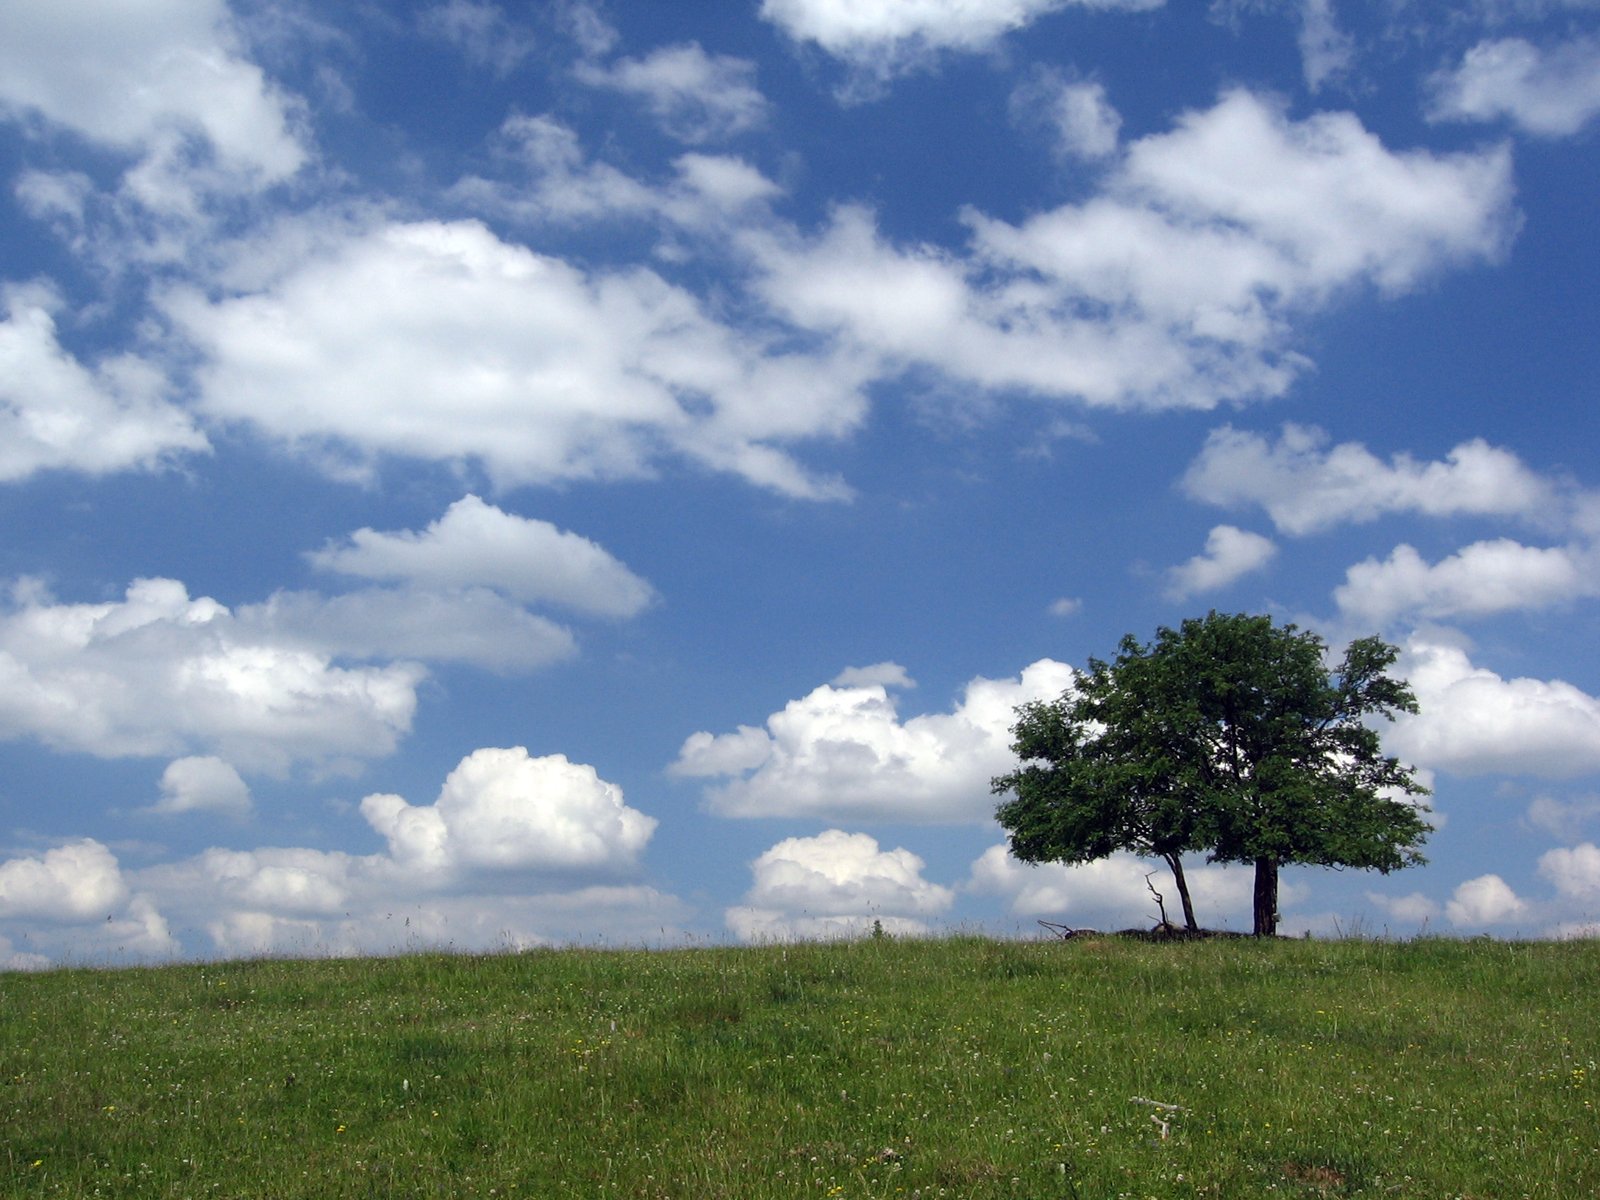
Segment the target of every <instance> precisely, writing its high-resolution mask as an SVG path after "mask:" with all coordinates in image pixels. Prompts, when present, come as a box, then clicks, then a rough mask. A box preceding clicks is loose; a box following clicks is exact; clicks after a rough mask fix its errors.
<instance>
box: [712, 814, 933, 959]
mask: <svg viewBox="0 0 1600 1200" xmlns="http://www.w3.org/2000/svg"><path fill="white" fill-rule="evenodd" d="M924 865H925V864H924V863H923V861H922V859H920V858H919V857H917V856H916V855H915V854H913V853H911V851H909V850H906V849H903V848H897V849H894V850H883V849H880V848H879V846H878V843H877V841H876V840H875V839H874V838H872V837H869V836H868V835H867V834H864V833H845V832H844V831H843V830H839V829H829V830H827V831H826V832H824V833H821V834H819V835H817V836H816V837H809V838H788V839H787V840H785V841H782V842H779V843H778V844H777V845H776V846H773V847H772V848H771V849H770V850H768V851H767V852H766V853H765V854H763V855H761V857H759V858H757V859H756V860H755V862H753V863H751V864H750V869H751V873H752V875H753V876H754V882H753V884H752V886H751V888H750V891H749V892H748V893H747V894H746V896H745V904H744V905H743V906H740V907H736V908H731V909H729V910H728V912H727V914H726V921H727V924H728V927H729V928H730V929H731V930H732V931H733V932H734V933H735V934H736V935H737V936H738V937H739V938H741V939H742V940H744V941H763V940H788V939H791V938H799V937H848V936H857V935H860V934H862V933H866V932H867V931H869V930H870V929H871V928H872V926H873V922H875V921H876V922H878V923H879V925H880V926H881V927H882V928H883V929H884V931H885V932H888V933H921V932H925V931H926V928H927V926H926V924H925V920H924V919H925V918H927V917H930V916H935V915H937V914H939V913H942V912H944V911H945V910H947V909H948V908H949V907H950V905H951V904H953V903H954V902H955V892H954V891H953V890H951V889H950V888H947V887H941V886H939V885H938V884H934V883H929V882H928V881H927V880H925V879H923V878H922V870H923V867H924Z"/></svg>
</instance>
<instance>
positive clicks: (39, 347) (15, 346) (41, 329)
mask: <svg viewBox="0 0 1600 1200" xmlns="http://www.w3.org/2000/svg"><path fill="white" fill-rule="evenodd" d="M4 300H5V307H6V310H7V312H6V318H5V320H3V321H0V481H3V482H8V483H11V482H16V481H18V480H23V479H26V478H28V477H29V476H32V475H35V474H37V473H38V472H40V471H47V470H71V471H82V472H85V473H88V474H94V475H100V474H106V473H108V472H112V471H122V470H128V469H134V468H143V469H149V468H152V467H158V466H160V465H162V464H163V463H165V462H167V461H169V460H170V459H172V458H174V457H176V456H177V455H179V454H182V453H184V452H198V451H203V450H206V449H208V443H207V441H206V438H205V435H204V434H202V433H201V432H200V431H199V430H198V429H196V428H195V425H194V422H193V421H192V420H191V418H190V417H189V415H188V414H187V413H185V412H184V411H183V410H182V409H180V408H178V407H176V406H175V405H173V404H172V403H170V402H169V401H168V400H167V399H165V398H164V393H166V392H167V390H168V388H167V381H166V379H165V378H164V377H163V376H162V375H161V373H160V372H159V371H157V370H156V369H155V368H153V367H151V366H150V365H149V364H148V363H145V362H143V361H141V360H140V359H138V358H135V357H133V356H131V355H123V356H120V357H115V358H111V359H108V360H106V361H103V362H101V363H99V364H98V365H96V366H94V367H92V368H91V367H86V366H85V365H84V364H82V363H81V362H79V361H78V360H77V359H76V358H74V357H73V356H72V355H71V354H69V353H68V352H67V351H66V350H65V349H64V348H63V347H62V346H61V344H60V342H59V341H58V339H57V336H56V324H55V320H54V318H53V317H52V316H51V313H50V308H49V306H48V301H49V297H48V296H45V295H43V294H29V293H27V292H24V291H14V292H12V293H11V294H10V295H8V296H6V297H4Z"/></svg>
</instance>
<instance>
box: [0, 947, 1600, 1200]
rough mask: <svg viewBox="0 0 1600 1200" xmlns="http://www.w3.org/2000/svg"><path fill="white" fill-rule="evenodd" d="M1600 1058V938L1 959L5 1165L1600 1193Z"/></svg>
mask: <svg viewBox="0 0 1600 1200" xmlns="http://www.w3.org/2000/svg"><path fill="white" fill-rule="evenodd" d="M1597 1058H1600V943H1595V942H1561V943H1537V944H1529V943H1501V942H1490V941H1471V942H1461V941H1447V940H1422V941H1416V942H1409V943H1394V942H1380V941H1341V942H1314V941H1288V940H1285V941H1276V942H1264V943H1258V942H1254V941H1250V940H1228V941H1223V940H1215V941H1205V942H1192V943H1182V944H1165V945H1157V944H1147V943H1139V942H1129V941H1122V940H1116V939H1097V940H1078V941H1073V942H1065V943H1063V942H1026V943H1025V942H996V941H988V940H982V939H977V938H953V939H948V940H934V941H895V940H889V939H880V940H871V939H869V940H865V941H861V942H855V943H837V944H808V945H791V946H767V947H759V948H750V949H683V950H670V951H627V950H620V951H601V950H582V949H572V950H559V951H540V952H534V953H524V954H504V955H495V956H474V957H468V956H448V955H434V954H429V955H417V956H412V957H404V958H397V959H383V960H377V959H364V960H315V961H293V962H281V961H255V962H237V963H224V964H206V965H182V966H172V967H164V968H159V969H139V970H115V971H97V970H64V971H53V972H47V973H43V974H36V975H30V974H10V975H0V1146H3V1148H4V1149H3V1154H0V1193H3V1194H4V1195H7V1196H72V1197H80V1196H161V1197H169V1196H170V1197H179V1196H192V1197H206V1196H230V1197H246V1196H250V1197H255V1196H259V1197H274V1198H289V1197H342V1196H372V1197H421V1196H427V1197H434V1196H438V1197H444V1196H450V1197H455V1196H496V1197H508V1196H512V1197H515V1196H524V1197H535V1196H594V1197H607V1196H629V1197H738V1198H741V1200H743V1198H761V1197H777V1196H804V1197H868V1196H872V1197H878V1196H887V1197H892V1196H903V1197H917V1196H921V1197H934V1196H947V1197H991V1196H1005V1197H1053V1198H1071V1200H1091V1198H1092V1200H1109V1198H1111V1197H1138V1198H1143V1197H1163V1198H1165V1197H1189V1196H1266V1195H1271V1196H1306V1197H1320V1196H1374V1197H1379V1196H1382V1197H1454V1196H1472V1197H1481V1198H1488V1197H1495V1198H1504V1197H1518V1196H1532V1197H1585V1198H1592V1197H1594V1196H1596V1195H1600V1113H1597V1112H1596V1106H1595V1100H1596V1088H1597V1075H1600V1068H1597V1066H1596V1059H1597ZM1136 1098H1138V1099H1136ZM1140 1101H1154V1102H1157V1103H1159V1104H1164V1105H1173V1106H1176V1107H1175V1108H1171V1109H1168V1108H1158V1107H1155V1106H1154V1105H1153V1104H1147V1103H1142V1102H1140ZM1153 1118H1154V1119H1153ZM1162 1122H1164V1123H1165V1130H1164V1131H1163V1128H1162ZM1163 1133H1164V1134H1165V1136H1163Z"/></svg>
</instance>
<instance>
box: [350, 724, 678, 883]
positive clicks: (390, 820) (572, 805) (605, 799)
mask: <svg viewBox="0 0 1600 1200" xmlns="http://www.w3.org/2000/svg"><path fill="white" fill-rule="evenodd" d="M361 813H362V815H363V816H364V817H365V818H366V819H367V821H368V823H369V824H370V825H371V826H372V827H373V828H374V829H375V830H377V831H378V832H379V833H380V834H382V835H383V837H384V839H385V840H386V841H387V842H388V844H389V852H390V854H391V855H392V856H393V858H394V859H395V861H396V862H397V863H399V864H401V865H402V866H404V867H414V868H416V869H418V870H421V871H424V872H428V873H430V874H441V875H453V874H455V873H457V872H460V871H463V870H471V869H480V870H481V869H490V870H521V871H528V870H554V871H574V870H586V871H595V870H606V871H615V870H620V869H623V868H627V867H631V866H632V865H633V864H634V863H635V862H636V861H637V859H638V856H639V854H640V853H641V852H642V851H643V849H644V847H645V844H646V843H647V842H648V841H649V840H650V836H651V834H652V833H653V832H654V831H655V827H656V821H655V818H653V817H648V816H646V815H645V814H643V813H641V812H639V811H638V810H636V809H632V808H629V807H628V806H627V805H626V804H624V803H623V797H622V789H621V788H619V787H617V786H616V785H615V784H612V783H608V782H606V781H605V780H603V779H601V778H600V776H599V775H598V774H597V773H596V771H595V769H594V768H593V767H591V766H587V765H585V764H582V763H574V762H569V761H568V760H567V759H566V757H565V756H563V755H559V754H556V755H549V756H545V757H540V758H534V757H530V756H529V754H528V752H527V750H526V749H524V748H523V747H520V746H517V747H513V748H510V749H483V750H476V751H474V752H473V753H472V754H470V755H468V756H467V757H466V758H464V759H462V760H461V762H460V764H458V765H457V767H456V769H455V770H453V771H452V772H451V773H450V775H449V777H448V778H447V779H446V780H445V782H444V787H443V789H442V790H441V791H440V793H439V797H438V799H437V800H436V801H435V802H434V803H433V804H431V805H426V806H418V805H412V804H408V803H407V802H406V801H405V800H404V799H403V798H402V797H400V796H395V795H387V794H374V795H371V796H368V797H366V798H365V799H364V800H362V801H361Z"/></svg>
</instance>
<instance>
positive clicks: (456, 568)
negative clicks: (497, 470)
mask: <svg viewBox="0 0 1600 1200" xmlns="http://www.w3.org/2000/svg"><path fill="white" fill-rule="evenodd" d="M308 557H310V559H311V561H312V562H314V563H315V564H316V565H317V566H319V567H322V568H323V569H324V570H329V571H337V572H339V573H341V574H344V575H356V576H360V577H361V578H364V579H378V580H384V581H387V582H393V581H399V582H404V583H412V584H425V585H427V586H429V587H443V588H464V587H473V586H486V587H491V588H494V589H496V590H498V591H501V592H504V593H505V594H506V595H508V596H512V597H515V598H516V599H518V600H522V601H526V602H530V603H538V602H545V603H551V604H557V605H561V606H562V607H565V608H570V609H574V610H576V611H578V612H586V613H593V614H597V615H600V616H613V617H631V616H634V615H636V614H637V613H638V612H639V611H640V610H641V609H643V608H644V607H645V606H646V605H647V604H649V603H650V601H651V599H652V597H653V593H652V591H651V588H650V585H649V584H648V583H646V582H645V581H644V580H642V579H640V578H639V577H638V576H637V575H634V574H633V572H631V571H629V570H628V568H627V567H625V566H623V565H622V563H620V562H618V561H617V560H616V559H615V558H613V557H612V556H611V555H610V554H608V553H606V551H605V550H603V549H602V548H601V547H599V546H597V545H596V544H595V543H594V542H592V541H590V540H589V539H588V538H585V537H580V536H578V535H577V534H574V533H567V532H564V531H562V530H560V529H557V528H556V527H555V526H554V525H551V524H550V523H549V522H547V521H537V520H532V519H530V518H527V517H519V516H516V515H514V514H511V513H507V512H504V511H502V510H501V509H499V508H496V507H495V506H494V505H492V504H486V503H484V501H482V500H480V499H479V498H478V497H477V496H472V495H469V496H465V497H463V498H462V499H460V500H457V501H456V502H455V503H454V504H452V505H451V506H450V507H449V508H448V509H447V510H446V511H445V514H444V516H442V517H440V518H439V519H438V520H437V521H434V522H433V523H432V524H430V525H429V526H428V527H427V528H426V529H424V530H422V531H421V532H415V531H412V530H401V531H398V532H390V533H380V532H378V531H376V530H373V529H359V530H357V531H356V532H355V533H353V534H351V535H350V536H349V538H348V539H346V540H345V541H344V543H343V544H340V545H335V544H333V543H329V544H328V545H327V546H326V547H324V548H323V549H322V550H320V551H317V552H315V553H313V554H311V555H309V556H308Z"/></svg>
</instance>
